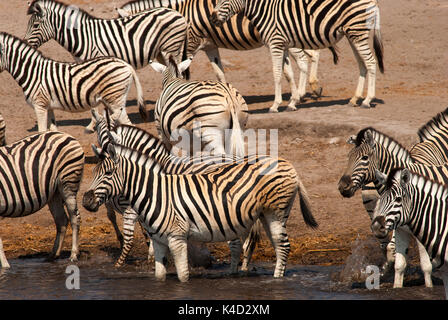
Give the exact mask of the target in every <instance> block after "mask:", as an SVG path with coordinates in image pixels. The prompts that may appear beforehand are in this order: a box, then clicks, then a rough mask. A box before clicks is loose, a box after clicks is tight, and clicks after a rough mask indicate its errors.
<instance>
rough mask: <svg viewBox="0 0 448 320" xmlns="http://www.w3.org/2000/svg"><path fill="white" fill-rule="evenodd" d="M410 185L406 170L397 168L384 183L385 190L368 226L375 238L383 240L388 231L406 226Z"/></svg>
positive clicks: (409, 205) (409, 204) (409, 175)
mask: <svg viewBox="0 0 448 320" xmlns="http://www.w3.org/2000/svg"><path fill="white" fill-rule="evenodd" d="M379 175H381V174H379ZM383 177H385V176H384V175H383ZM410 183H411V174H410V172H409V170H408V169H401V168H399V169H393V170H392V171H391V172H390V174H389V176H388V177H387V180H386V182H385V188H386V189H385V190H384V192H383V193H382V195H381V196H380V198H379V199H378V201H377V202H376V206H375V210H374V212H373V219H372V223H371V226H370V227H371V229H372V231H373V233H374V234H375V236H376V237H377V238H385V237H386V236H387V235H388V233H389V232H390V231H392V230H395V229H396V228H397V227H399V226H401V225H404V224H406V222H407V221H406V217H407V216H408V213H409V212H410V210H411V201H410V199H411V197H410V192H409V185H410Z"/></svg>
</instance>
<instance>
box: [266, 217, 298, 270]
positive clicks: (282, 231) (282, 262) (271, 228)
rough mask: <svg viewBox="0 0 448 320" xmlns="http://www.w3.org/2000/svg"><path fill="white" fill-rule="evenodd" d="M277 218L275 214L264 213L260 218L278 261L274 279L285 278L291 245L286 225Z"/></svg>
mask: <svg viewBox="0 0 448 320" xmlns="http://www.w3.org/2000/svg"><path fill="white" fill-rule="evenodd" d="M275 216H276V215H275V213H273V212H270V213H264V214H262V215H261V216H260V220H261V222H262V223H263V226H264V229H265V231H266V234H267V236H268V238H269V240H271V243H272V246H273V247H274V250H275V255H276V258H277V261H276V264H275V271H274V278H279V277H283V275H284V273H285V269H286V262H287V260H288V256H289V251H290V250H291V245H290V243H289V239H288V234H287V233H286V228H285V225H284V224H283V223H282V222H281V221H278V220H277V219H276V217H275Z"/></svg>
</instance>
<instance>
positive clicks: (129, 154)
mask: <svg viewBox="0 0 448 320" xmlns="http://www.w3.org/2000/svg"><path fill="white" fill-rule="evenodd" d="M113 146H114V147H115V150H116V152H117V154H118V155H120V156H121V157H123V158H125V159H128V160H130V161H132V162H134V163H137V164H138V165H141V166H146V165H153V166H155V167H156V168H158V169H159V170H160V171H163V167H162V165H161V164H160V163H159V162H158V161H157V160H156V159H154V158H152V157H149V156H148V155H146V154H144V153H141V152H140V151H138V150H136V149H133V148H129V147H126V146H123V145H121V144H115V143H113Z"/></svg>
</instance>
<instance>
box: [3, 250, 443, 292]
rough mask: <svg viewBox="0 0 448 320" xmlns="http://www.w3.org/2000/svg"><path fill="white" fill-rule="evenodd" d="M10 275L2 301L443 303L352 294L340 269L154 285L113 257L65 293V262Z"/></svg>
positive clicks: (258, 271) (265, 270) (14, 266)
mask: <svg viewBox="0 0 448 320" xmlns="http://www.w3.org/2000/svg"><path fill="white" fill-rule="evenodd" d="M10 264H11V269H8V270H2V272H1V275H0V300H2V299H87V300H93V299H152V300H154V299H163V300H165V299H170V300H173V299H187V300H189V299H194V300H200V299H207V300H215V299H256V300H264V299H270V300H271V299H275V300H277V299H281V300H291V299H293V300H298V299H344V300H345V299H350V300H353V299H440V298H441V297H442V294H443V291H442V290H443V288H442V287H441V286H440V285H439V286H436V288H435V289H433V290H428V289H426V288H424V287H423V286H421V285H420V286H414V287H410V288H404V289H400V290H392V289H388V288H385V289H384V288H381V289H379V290H367V289H365V287H364V288H357V289H353V285H352V286H351V287H350V286H346V285H341V284H340V283H338V281H337V280H336V281H335V280H334V279H335V278H336V279H337V277H335V275H337V274H339V273H340V271H341V269H342V268H343V267H342V266H331V267H324V266H294V265H290V266H288V268H287V272H286V276H285V277H284V278H282V279H273V277H272V272H273V265H272V264H256V265H255V268H254V270H252V271H251V272H249V273H240V274H239V275H236V276H231V275H229V274H228V273H227V272H228V265H226V264H221V265H219V264H216V265H215V266H214V267H213V268H211V269H202V268H198V269H193V270H192V272H191V277H190V281H189V282H188V283H180V282H179V281H178V280H177V277H176V275H175V272H174V270H168V271H169V274H168V276H167V280H166V282H158V281H155V280H154V272H153V270H152V268H151V267H150V266H148V265H138V264H135V265H127V266H125V267H123V268H118V269H117V268H114V267H113V261H112V259H110V258H109V257H95V258H90V259H88V260H87V261H80V262H78V263H77V266H78V267H79V273H80V281H79V284H80V288H79V289H78V290H76V289H73V290H69V289H67V287H66V280H67V277H69V276H70V275H71V273H70V274H66V268H67V267H68V266H70V265H71V264H70V263H69V262H67V260H65V259H61V260H58V261H56V262H46V261H44V259H43V258H27V259H12V260H10Z"/></svg>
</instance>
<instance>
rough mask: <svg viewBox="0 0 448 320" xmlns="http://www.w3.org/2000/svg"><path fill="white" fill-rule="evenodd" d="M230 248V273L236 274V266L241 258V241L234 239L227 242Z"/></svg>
mask: <svg viewBox="0 0 448 320" xmlns="http://www.w3.org/2000/svg"><path fill="white" fill-rule="evenodd" d="M227 243H228V245H229V248H230V273H231V274H235V273H238V264H239V263H240V257H241V249H242V247H241V240H240V239H235V240H231V241H228V242H227Z"/></svg>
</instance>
